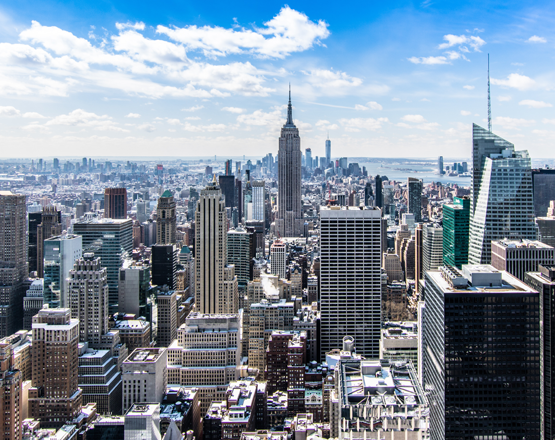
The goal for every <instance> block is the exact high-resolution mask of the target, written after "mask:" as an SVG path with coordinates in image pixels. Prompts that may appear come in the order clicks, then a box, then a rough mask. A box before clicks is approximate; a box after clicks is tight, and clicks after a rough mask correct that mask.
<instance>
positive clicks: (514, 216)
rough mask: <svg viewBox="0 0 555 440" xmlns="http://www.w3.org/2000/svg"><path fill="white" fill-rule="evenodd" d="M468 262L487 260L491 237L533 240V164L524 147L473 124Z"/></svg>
mask: <svg viewBox="0 0 555 440" xmlns="http://www.w3.org/2000/svg"><path fill="white" fill-rule="evenodd" d="M472 160H473V169H472V185H471V197H472V203H471V207H470V245H469V258H468V260H469V263H471V264H489V262H490V261H491V241H492V240H499V239H503V238H515V239H517V238H525V239H530V240H535V239H536V236H537V233H536V224H535V221H534V197H533V191H532V172H531V168H532V164H531V160H530V156H529V155H528V152H527V151H515V150H514V145H513V144H511V143H510V142H507V141H506V140H504V139H502V138H500V137H499V136H496V135H495V134H493V133H491V132H489V131H487V130H485V129H484V128H482V127H480V126H478V125H476V124H474V125H473V149H472Z"/></svg>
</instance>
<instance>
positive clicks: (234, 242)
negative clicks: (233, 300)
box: [227, 227, 255, 290]
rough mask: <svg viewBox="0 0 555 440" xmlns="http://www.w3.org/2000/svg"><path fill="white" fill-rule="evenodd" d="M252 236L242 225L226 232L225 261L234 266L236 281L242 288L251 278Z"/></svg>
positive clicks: (242, 288)
mask: <svg viewBox="0 0 555 440" xmlns="http://www.w3.org/2000/svg"><path fill="white" fill-rule="evenodd" d="M254 256H255V255H254V236H253V234H252V233H250V232H248V231H247V230H246V229H244V228H242V227H238V228H235V229H230V230H229V232H228V233H227V262H228V264H233V265H234V266H235V275H237V283H238V285H239V288H241V290H244V289H245V288H246V286H247V283H248V282H249V280H250V279H251V278H252V274H251V262H252V259H253V258H254Z"/></svg>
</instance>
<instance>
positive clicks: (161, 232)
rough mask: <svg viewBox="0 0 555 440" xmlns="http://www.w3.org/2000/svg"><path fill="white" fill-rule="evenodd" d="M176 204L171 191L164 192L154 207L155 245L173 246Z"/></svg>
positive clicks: (174, 241)
mask: <svg viewBox="0 0 555 440" xmlns="http://www.w3.org/2000/svg"><path fill="white" fill-rule="evenodd" d="M176 206H177V205H176V203H175V200H174V199H173V194H172V193H171V191H169V190H166V191H164V193H163V194H162V195H161V196H160V198H159V199H158V206H157V207H156V243H157V244H175V243H176V238H175V232H176V227H177V226H176V220H177V213H176Z"/></svg>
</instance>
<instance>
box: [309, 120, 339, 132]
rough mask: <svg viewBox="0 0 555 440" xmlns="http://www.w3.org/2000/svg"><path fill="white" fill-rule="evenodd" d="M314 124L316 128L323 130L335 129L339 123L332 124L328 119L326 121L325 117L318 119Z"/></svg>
mask: <svg viewBox="0 0 555 440" xmlns="http://www.w3.org/2000/svg"><path fill="white" fill-rule="evenodd" d="M315 125H316V127H317V128H319V129H323V130H337V129H338V128H339V125H337V124H332V123H330V121H327V120H325V119H320V120H319V121H318V122H316V124H315Z"/></svg>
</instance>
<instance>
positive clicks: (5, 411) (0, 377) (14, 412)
mask: <svg viewBox="0 0 555 440" xmlns="http://www.w3.org/2000/svg"><path fill="white" fill-rule="evenodd" d="M21 385H22V375H21V371H19V370H17V369H16V368H14V365H13V349H12V346H11V344H10V343H9V342H7V341H0V393H1V395H2V398H1V399H0V437H1V438H2V439H3V440H21V422H22V421H23V418H22V414H21V413H22V405H23V396H22V389H21Z"/></svg>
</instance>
